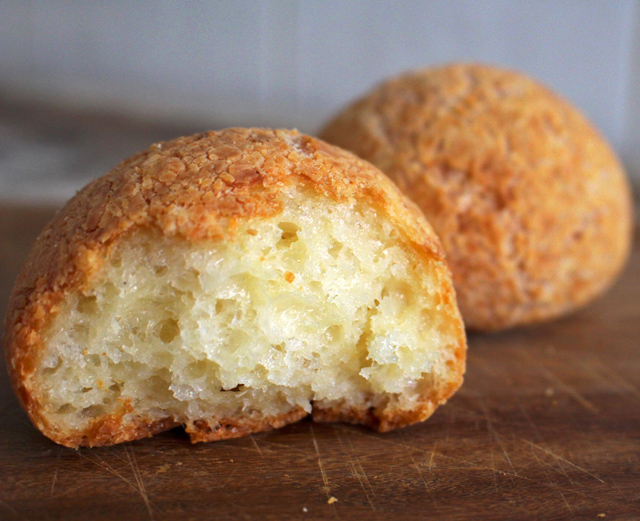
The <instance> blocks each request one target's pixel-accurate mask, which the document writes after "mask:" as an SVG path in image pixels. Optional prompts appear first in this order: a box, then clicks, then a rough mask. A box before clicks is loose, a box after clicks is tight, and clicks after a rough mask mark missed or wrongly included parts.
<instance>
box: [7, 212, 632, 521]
mask: <svg viewBox="0 0 640 521" xmlns="http://www.w3.org/2000/svg"><path fill="white" fill-rule="evenodd" d="M52 213H53V209H50V208H29V207H19V206H13V207H8V206H4V207H0V292H1V293H0V311H1V312H2V313H3V314H4V309H5V306H6V301H7V297H8V292H9V290H10V286H11V284H12V282H13V279H14V277H15V275H16V273H17V270H18V269H19V267H20V264H21V263H22V261H23V259H24V257H25V255H26V253H27V251H28V249H29V247H30V244H31V243H32V241H33V239H34V238H35V236H36V235H37V233H38V232H39V230H40V229H41V228H42V226H43V225H44V223H45V222H46V221H47V219H49V218H50V217H51V215H52ZM639 261H640V236H639V235H638V233H636V241H635V250H634V252H633V256H632V259H631V261H630V262H629V265H628V267H627V270H626V271H625V273H624V275H623V276H622V278H621V280H620V281H619V282H618V283H617V284H616V286H615V287H614V288H613V289H612V290H611V291H610V292H609V293H608V294H607V295H606V296H605V297H604V298H602V299H601V300H599V301H598V302H596V303H594V304H593V305H591V306H589V307H588V308H586V309H584V310H582V311H580V312H579V313H576V314H574V315H572V316H570V317H567V318H565V319H563V320H559V321H557V322H553V323H550V324H547V325H544V326H540V327H536V328H530V329H521V330H517V331H513V332H508V333H503V334H497V335H472V336H471V337H470V339H469V344H470V351H469V360H468V369H467V376H466V382H465V385H464V386H463V388H462V390H461V391H460V392H459V393H458V394H456V395H455V396H454V397H453V398H452V399H451V400H450V402H449V403H448V404H447V405H446V406H444V407H442V408H440V409H438V411H437V412H436V413H435V415H434V416H433V417H432V418H431V419H430V420H428V421H427V422H425V423H424V424H422V425H417V426H414V427H410V428H406V429H402V430H399V431H396V432H392V433H389V434H378V433H375V432H372V431H369V430H367V429H364V428H358V427H351V426H347V425H341V424H335V425H323V424H314V423H312V422H310V421H303V422H301V423H298V424H296V425H292V426H289V427H286V428H284V429H282V430H280V431H275V432H270V433H265V434H259V435H255V436H251V437H247V438H242V439H238V440H231V441H225V442H216V443H211V444H198V445H191V444H190V443H189V441H188V439H187V437H186V436H185V435H184V434H183V433H182V432H181V431H180V430H179V429H176V430H173V431H170V432H168V433H165V434H162V435H159V436H156V437H154V438H151V439H147V440H141V441H138V442H134V443H127V444H123V445H119V446H115V447H110V448H99V449H81V450H79V451H73V450H70V449H66V448H63V447H59V446H57V445H55V444H54V443H52V442H50V441H49V440H47V439H46V438H44V437H43V436H42V435H41V434H40V433H39V432H38V431H37V430H36V429H35V428H34V427H32V426H31V424H30V422H29V420H28V419H27V417H26V415H25V414H24V413H23V412H22V410H21V409H20V407H19V406H18V404H17V402H16V399H15V397H14V396H13V393H12V391H11V389H10V387H9V384H8V379H7V377H6V372H5V370H4V368H3V369H2V372H1V374H0V519H7V520H13V519H16V520H17V519H30V520H34V519H37V520H47V519H67V520H87V519H91V520H94V521H95V520H100V519H118V520H130V519H131V520H134V519H153V520H163V519H182V520H186V519H213V518H219V519H238V520H241V519H274V520H291V519H345V520H349V519H362V518H365V517H366V518H367V519H370V520H377V519H400V520H405V519H407V520H408V519H478V518H483V519H570V518H577V519H594V520H595V519H600V518H602V516H601V514H605V515H606V518H605V519H638V518H640V349H639V347H640V262H639ZM331 498H336V499H337V501H333V500H331ZM598 516H600V517H598Z"/></svg>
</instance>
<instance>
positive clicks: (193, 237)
mask: <svg viewBox="0 0 640 521" xmlns="http://www.w3.org/2000/svg"><path fill="white" fill-rule="evenodd" d="M292 187H303V188H305V189H308V190H312V191H315V192H316V193H319V194H322V195H323V196H326V197H330V198H333V199H337V200H350V199H358V200H365V201H366V202H367V204H370V205H372V206H374V207H376V208H377V209H378V210H380V211H381V212H383V213H385V214H386V215H387V216H388V217H389V218H390V219H391V220H392V221H394V222H396V223H397V224H398V227H399V229H401V230H402V231H403V232H404V233H405V235H406V238H407V240H408V241H409V242H410V243H413V244H414V246H415V248H416V251H417V252H418V253H419V254H420V255H424V256H426V257H428V258H430V259H435V260H436V261H438V262H440V263H441V264H442V269H443V273H445V274H446V275H447V276H446V277H444V278H443V280H444V286H443V291H444V292H445V294H446V295H445V300H447V303H448V306H449V307H450V312H451V316H452V320H453V321H456V320H458V316H459V315H458V311H457V307H456V305H455V294H454V293H453V289H452V288H451V286H450V281H449V279H448V271H447V268H446V266H445V265H444V263H443V260H442V259H443V253H442V250H441V247H440V243H439V241H438V239H437V237H436V236H435V234H434V233H433V231H432V229H431V228H430V226H429V225H428V224H427V222H426V221H425V220H424V218H422V217H421V215H420V213H419V211H418V210H417V209H416V208H415V207H414V205H413V204H412V203H410V202H408V201H407V200H406V199H404V198H403V197H402V195H401V194H400V193H399V192H398V190H397V189H396V188H395V186H394V185H393V183H391V182H390V181H389V180H388V179H387V178H386V177H385V176H384V175H382V173H381V172H380V171H379V170H377V169H376V168H375V167H373V166H371V165H370V164H368V163H367V162H365V161H362V160H361V159H359V158H357V157H356V156H354V155H353V154H351V153H349V152H346V151H343V150H341V149H339V148H337V147H334V146H331V145H328V144H327V143H324V142H322V141H320V140H318V139H314V138H312V137H309V136H305V135H302V134H299V133H298V132H296V131H282V130H265V129H242V128H235V129H226V130H223V131H219V132H209V133H205V134H198V135H194V136H191V137H185V138H179V139H176V140H174V141H170V142H167V143H161V144H156V145H153V146H152V147H151V148H150V149H149V150H146V151H144V152H142V153H140V154H137V155H135V156H133V157H132V158H130V159H128V160H126V161H124V162H122V163H121V164H119V165H118V166H117V167H116V168H114V169H113V170H112V171H111V172H109V173H108V174H106V175H105V176H103V177H101V178H99V179H97V180H95V181H94V182H92V183H91V184H89V185H88V186H86V187H85V188H84V189H83V190H81V191H80V192H78V194H76V196H75V197H74V198H72V199H71V200H70V201H69V202H68V203H67V205H66V206H65V207H64V208H63V209H62V210H61V211H60V212H59V213H58V214H57V215H56V216H55V218H54V219H53V221H52V222H51V223H50V224H49V225H48V226H47V227H46V228H45V230H44V231H43V233H42V234H41V236H40V237H39V238H38V240H37V241H36V243H35V245H34V247H33V249H32V251H31V253H30V255H29V258H28V259H27V261H26V263H25V266H24V268H23V270H22V272H21V274H20V275H19V277H18V280H17V281H16V284H15V287H14V289H13V293H12V296H11V299H10V302H9V307H8V312H7V315H6V318H5V322H4V331H5V337H4V348H5V353H6V356H7V362H8V363H7V365H8V369H9V373H10V375H11V380H12V384H13V386H14V388H15V390H16V393H17V395H18V398H19V400H20V402H21V404H22V405H23V407H24V408H25V410H26V411H27V413H28V415H29V417H30V418H31V419H32V421H33V422H34V424H35V425H36V426H37V427H38V428H39V429H40V430H41V431H42V432H43V433H44V434H46V435H47V436H49V437H50V438H52V439H53V440H54V441H57V442H59V443H62V444H64V445H68V446H78V445H104V444H110V443H117V442H120V441H126V440H132V439H137V438H140V437H144V436H149V435H152V434H153V433H155V432H159V431H160V430H164V429H167V428H171V427H173V426H175V425H176V424H177V423H176V421H174V420H173V419H172V418H165V419H162V420H159V421H158V420H153V421H151V420H149V419H147V418H136V417H135V415H133V414H132V411H131V410H130V408H128V406H127V404H124V405H123V407H122V410H121V412H119V413H118V414H112V415H110V416H108V417H103V418H98V419H97V420H95V421H94V422H93V423H92V424H91V425H90V427H89V428H88V429H87V430H86V431H84V432H79V433H78V432H67V431H64V430H60V429H59V428H58V427H56V426H55V425H53V424H52V423H51V422H50V421H49V420H48V412H47V411H46V410H45V409H44V406H43V403H44V399H43V397H42V396H40V395H39V391H38V385H37V381H36V365H37V363H38V360H39V355H40V353H41V352H42V350H43V345H42V339H41V337H40V335H41V332H42V331H43V330H45V328H46V326H47V324H49V323H51V321H52V319H53V317H54V316H55V314H56V313H57V312H58V310H59V305H60V303H61V302H62V301H63V300H64V299H65V298H66V296H68V295H70V294H71V293H72V292H73V291H76V290H81V289H82V288H84V287H87V286H88V285H89V284H91V281H92V280H93V277H94V275H95V274H96V273H97V272H98V270H99V269H100V266H101V264H102V262H103V261H104V259H105V258H107V256H108V254H109V252H110V251H111V249H112V248H113V246H114V245H115V244H116V243H117V241H119V240H121V239H122V238H124V237H125V236H127V234H129V233H131V232H132V231H133V230H135V229H139V228H153V229H157V230H159V231H160V232H161V233H162V234H164V235H167V236H180V237H182V238H184V239H186V240H188V241H191V242H194V243H195V242H198V241H201V240H205V239H209V240H218V239H223V238H226V239H228V238H232V237H233V235H234V230H235V228H236V227H237V225H238V223H239V222H241V221H243V220H246V219H251V218H254V217H260V216H272V215H276V214H278V213H279V212H280V211H281V210H282V207H283V202H282V201H283V197H284V193H285V192H286V191H287V190H288V189H291V188H292ZM458 329H459V331H457V338H458V344H459V346H458V348H457V353H456V360H457V363H458V366H457V374H459V375H460V376H461V375H462V373H463V371H464V351H465V348H466V341H465V337H464V331H463V329H462V326H461V325H460V326H459V327H458ZM133 412H134V411H133ZM303 415H304V414H303V413H301V412H300V411H298V410H293V411H290V412H289V413H287V414H284V415H281V416H278V417H273V418H266V419H262V420H260V421H257V420H250V419H245V420H236V419H224V420H219V421H218V422H217V423H216V420H215V419H212V420H211V421H208V420H207V421H206V422H200V423H193V424H190V425H189V426H188V427H187V431H188V432H189V434H190V436H191V437H192V439H193V440H194V441H203V440H212V439H221V437H233V436H240V435H243V434H246V433H248V432H257V431H260V430H265V429H268V428H273V427H276V426H280V425H283V424H285V423H288V422H290V421H296V419H299V418H300V417H301V416H303ZM125 416H127V420H126V421H125ZM132 416H133V417H132ZM218 423H219V424H221V425H229V426H231V428H229V429H226V428H225V429H222V430H220V429H216V428H213V427H211V425H217V424H218Z"/></svg>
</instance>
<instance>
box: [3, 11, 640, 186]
mask: <svg viewBox="0 0 640 521" xmlns="http://www.w3.org/2000/svg"><path fill="white" fill-rule="evenodd" d="M450 61H481V62H487V63H492V64H496V65H500V66H504V67H508V68H513V69H516V70H520V71H522V72H525V73H527V74H529V75H531V76H533V77H534V78H537V79H538V80H540V81H542V82H543V83H545V84H547V85H548V86H550V87H551V88H553V89H555V90H556V91H558V92H559V93H561V94H562V95H564V96H565V97H566V98H568V99H569V100H571V101H572V102H573V103H574V104H575V105H577V106H578V107H579V108H580V109H581V110H583V112H585V113H586V114H587V116H588V117H589V118H590V119H591V120H592V121H593V122H594V123H595V125H596V126H597V127H599V129H600V130H601V131H602V132H603V134H604V135H605V136H606V137H607V138H608V139H609V140H610V141H611V142H612V144H613V145H614V147H615V148H616V149H617V150H618V151H619V152H620V154H621V155H622V157H623V159H624V161H625V163H626V165H627V168H628V170H629V172H630V174H632V175H633V176H634V179H635V181H636V183H640V0H554V1H551V0H529V1H528V0H520V1H516V0H483V1H478V0H451V1H445V0H434V1H388V0H379V1H374V0H370V1H357V0H343V1H340V2H331V1H306V2H305V1H301V0H300V1H294V0H290V1H284V0H279V1H266V0H263V1H258V0H255V1H210V2H205V1H190V2H172V1H168V0H163V1H151V0H140V1H131V2H127V1H111V2H99V1H97V0H95V1H81V0H76V1H72V0H67V1H64V0H51V1H40V2H38V1H33V0H3V1H2V2H0V116H1V114H2V110H3V107H4V108H5V112H6V110H7V109H6V107H7V106H8V107H12V106H13V105H15V104H16V103H18V104H19V105H20V106H21V107H24V106H25V103H26V104H28V103H36V104H38V103H40V104H42V103H46V104H49V105H55V106H60V107H68V108H73V109H74V110H78V109H79V110H89V111H98V112H99V111H102V112H108V113H114V114H127V115H128V117H133V118H138V119H139V120H141V121H154V122H157V123H159V124H165V125H179V126H180V127H179V128H180V130H183V129H185V130H189V129H193V132H196V131H200V130H205V129H209V128H220V127H224V126H230V125H246V126H248V125H259V126H273V127H297V128H299V129H300V130H302V131H306V132H311V133H313V132H315V131H316V130H317V129H318V128H319V127H320V125H322V123H324V122H325V121H326V120H327V119H328V118H329V117H330V116H331V115H332V114H333V113H334V112H335V111H336V110H338V109H339V108H340V107H341V106H342V105H344V104H345V103H347V102H349V101H350V100H352V99H353V98H354V97H357V96H359V95H361V94H363V93H364V92H366V91H367V90H368V89H370V88H371V87H372V86H373V85H375V84H376V83H378V82H379V81H381V80H382V79H384V78H385V77H387V76H389V75H393V74H396V73H399V72H401V71H404V70H407V69H411V68H415V67H424V66H431V65H435V64H440V63H444V62H450ZM36 106H38V105H36ZM29 114H31V116H29V117H32V116H33V113H32V112H30V113H29ZM9 119H10V121H9V120H7V119H6V118H5V120H4V121H3V120H2V118H0V198H6V197H8V196H9V197H10V196H15V197H23V198H24V197H25V194H27V195H28V194H36V193H39V192H38V191H40V192H42V191H45V192H46V193H50V194H55V196H56V197H58V196H59V197H67V196H68V195H70V194H72V193H73V190H75V189H77V188H78V185H79V184H83V183H84V182H86V178H88V177H92V176H93V175H97V174H99V173H103V172H104V171H105V170H106V169H108V167H110V166H112V165H111V164H107V163H108V161H106V163H105V164H104V165H103V164H102V163H101V161H100V158H99V157H97V158H96V164H97V165H98V166H99V168H100V169H101V170H97V169H94V168H93V167H91V166H89V165H87V167H86V168H85V171H84V174H83V175H80V176H76V177H74V178H73V179H71V180H69V179H67V178H66V177H65V175H64V169H65V168H66V167H65V164H66V163H65V162H64V161H62V160H60V159H59V158H58V159H55V158H53V159H51V161H53V163H51V161H49V160H46V159H45V160H40V161H36V160H34V159H33V158H32V156H33V154H34V153H36V152H37V147H36V149H34V150H35V152H34V150H31V151H27V150H26V148H25V149H24V150H25V151H23V152H22V153H19V152H18V151H17V150H18V149H19V148H20V146H21V145H23V144H24V143H22V142H23V141H24V139H22V138H18V137H16V136H17V135H18V134H19V133H20V129H19V128H18V126H19V118H18V119H16V118H13V119H11V118H9ZM7 121H9V122H7ZM34 121H35V120H34ZM3 125H4V126H3ZM176 128H177V127H176ZM168 137H171V136H168ZM25 139H26V138H25ZM3 140H4V144H3V143H2V141H3ZM27 141H28V139H27ZM143 146H145V145H143ZM42 148H43V147H41V149H42ZM44 148H47V147H46V146H45V147H44ZM49 148H50V147H49ZM138 148H140V147H138ZM132 151H133V150H132ZM40 152H42V150H40ZM127 152H128V151H127ZM63 155H64V154H63ZM98 155H99V154H98ZM27 156H28V157H27ZM7 157H9V159H10V160H7ZM110 160H111V159H109V161H110ZM3 161H4V162H3ZM29 161H31V162H32V163H33V164H34V165H36V166H34V167H33V168H31V167H28V166H27V167H25V162H26V164H27V165H29V164H30V163H29ZM43 161H44V162H43ZM56 161H57V162H56ZM47 166H48V167H49V171H51V168H52V167H55V169H56V175H50V174H49V176H48V177H47V176H45V177H44V178H42V179H41V177H42V176H43V172H44V170H46V167H47ZM43 168H44V170H43ZM96 168H98V167H96ZM36 179H37V180H38V182H37V183H36V182H35V181H34V180H36ZM3 196H4V197H3Z"/></svg>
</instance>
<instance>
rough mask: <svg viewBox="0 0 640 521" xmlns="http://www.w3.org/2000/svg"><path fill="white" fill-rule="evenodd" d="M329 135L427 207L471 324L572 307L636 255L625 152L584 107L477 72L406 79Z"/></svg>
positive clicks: (444, 71) (366, 102)
mask: <svg viewBox="0 0 640 521" xmlns="http://www.w3.org/2000/svg"><path fill="white" fill-rule="evenodd" d="M321 136H322V138H323V139H326V140H327V141H329V142H331V143H334V144H337V145H339V146H342V147H344V148H346V149H348V150H351V151H353V152H355V153H356V154H358V155H359V156H360V157H362V158H363V159H366V160H368V161H371V162H372V163H373V164H375V165H376V166H378V167H379V168H380V169H381V170H382V171H383V172H385V173H386V174H387V175H389V177H391V179H393V180H394V181H395V182H396V183H397V184H398V185H399V187H400V188H401V189H402V190H403V191H404V192H405V193H406V194H407V195H408V196H409V197H411V198H412V199H413V200H414V201H415V202H416V203H417V204H418V206H419V207H420V208H421V210H422V211H423V212H424V214H425V215H426V217H427V219H428V220H429V222H430V223H431V224H432V226H433V227H434V229H435V230H436V232H437V233H438V235H439V236H440V239H441V241H442V244H443V247H444V249H445V251H446V253H447V260H448V262H449V266H450V267H451V271H452V273H453V277H454V285H455V286H456V290H457V293H458V302H459V304H460V309H461V311H462V315H463V317H464V319H465V323H466V324H467V326H468V327H470V328H474V329H480V330H498V329H503V328H506V327H510V326H515V325H520V324H527V323H532V322H537V321H540V320H544V319H548V318H553V317H556V316H559V315H561V314H563V313H565V312H568V311H571V310H573V309H575V308H577V307H579V306H582V305H583V304H585V303H587V302H588V301H590V300H591V299H592V298H594V297H595V296H596V295H598V294H599V293H601V292H602V291H604V290H605V289H606V288H607V287H608V286H609V285H610V284H611V283H612V281H613V280H614V278H615V276H616V275H617V274H618V273H619V271H620V270H621V268H622V266H623V265H624V262H625V260H626V259H627V257H628V253H629V248H630V244H631V241H630V238H631V228H632V227H631V195H630V190H629V186H628V184H627V181H626V178H625V174H624V171H623V170H622V168H621V166H620V164H619V162H618V160H617V159H616V157H615V155H614V153H613V152H612V150H611V149H610V147H609V146H608V145H607V143H606V142H605V141H604V140H603V139H602V138H601V137H600V136H599V135H598V133H597V132H596V131H595V130H594V129H593V127H592V126H591V125H590V124H589V123H588V122H587V121H586V120H585V119H584V118H583V117H582V115H581V114H580V113H579V112H578V111H576V110H575V109H574V108H573V107H572V106H570V105H569V104H568V103H567V102H566V101H564V100H562V99H560V98H559V97H558V96H556V95H555V94H553V93H551V92H550V91H549V90H547V89H545V88H544V87H542V86H540V85H538V84H537V83H535V82H533V81H532V80H531V79H529V78H527V77H525V76H523V75H520V74H517V73H513V72H509V71H505V70H501V69H497V68H494V67H488V66H482V65H464V64H456V65H449V66H445V67H441V68H436V69H428V70H422V71H417V72H412V73H409V74H405V75H403V76H400V77H398V78H394V79H391V80H389V81H387V82H385V83H383V84H382V85H380V86H379V87H377V88H376V89H374V90H373V91H372V92H371V93H369V94H368V95H366V96H365V97H364V98H362V99H360V100H359V101H357V102H355V103H354V104H353V105H351V106H350V107H348V108H347V109H345V110H344V111H343V112H341V113H340V114H339V115H338V116H337V117H336V118H335V119H334V120H333V121H331V122H330V123H329V124H328V126H327V127H326V128H325V129H324V131H323V132H322V133H321Z"/></svg>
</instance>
